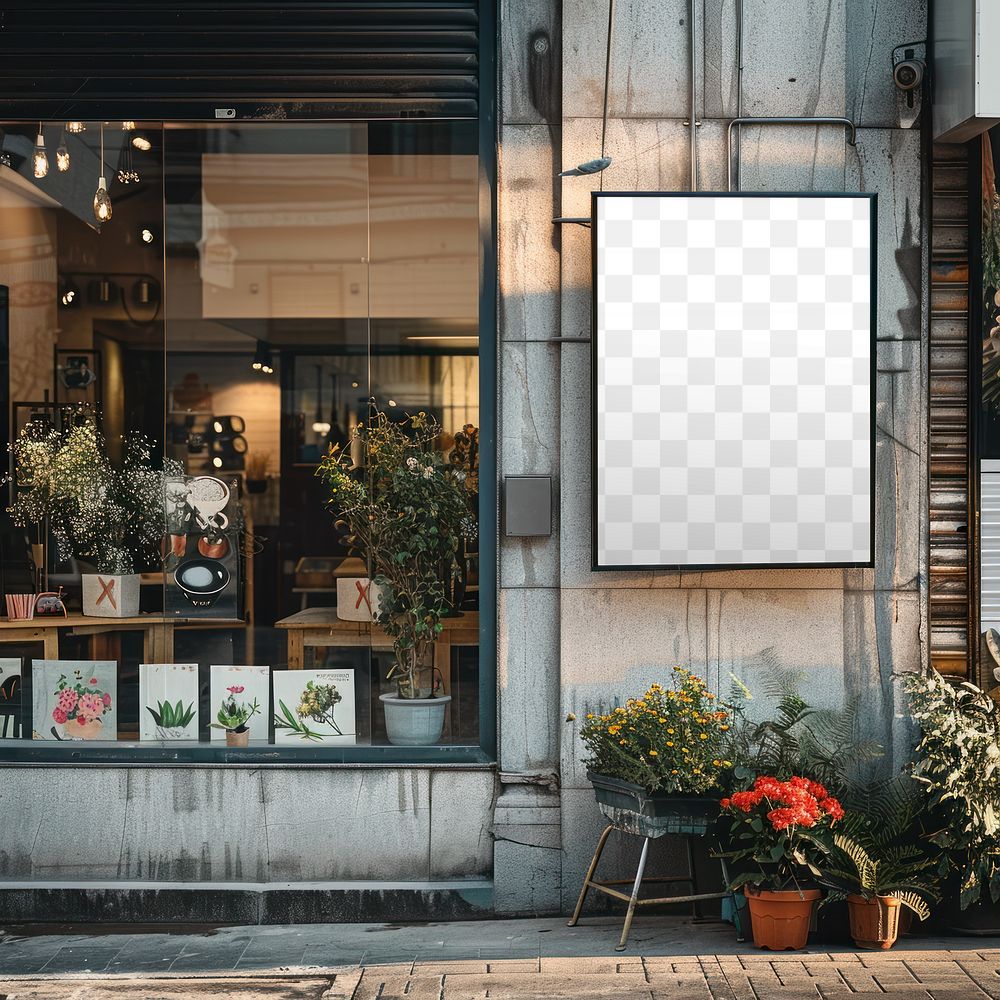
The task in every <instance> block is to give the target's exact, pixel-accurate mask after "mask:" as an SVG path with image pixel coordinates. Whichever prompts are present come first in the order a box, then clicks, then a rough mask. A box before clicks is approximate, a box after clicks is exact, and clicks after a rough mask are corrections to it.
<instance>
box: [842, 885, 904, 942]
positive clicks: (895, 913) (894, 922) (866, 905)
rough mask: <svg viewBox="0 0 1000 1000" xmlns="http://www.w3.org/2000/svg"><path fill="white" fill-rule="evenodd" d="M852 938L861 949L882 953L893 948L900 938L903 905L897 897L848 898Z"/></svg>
mask: <svg viewBox="0 0 1000 1000" xmlns="http://www.w3.org/2000/svg"><path fill="white" fill-rule="evenodd" d="M847 909H848V912H849V913H850V916H851V937H852V938H854V943H855V944H856V945H857V946H858V947H859V948H867V949H869V950H871V951H882V950H885V949H887V948H891V947H892V946H893V945H894V944H895V943H896V938H898V937H899V914H900V910H901V905H900V902H899V900H898V899H896V897H895V896H876V897H875V898H874V899H865V897H864V896H848V897H847Z"/></svg>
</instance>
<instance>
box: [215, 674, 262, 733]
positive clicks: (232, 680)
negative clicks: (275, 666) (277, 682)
mask: <svg viewBox="0 0 1000 1000" xmlns="http://www.w3.org/2000/svg"><path fill="white" fill-rule="evenodd" d="M270 672H271V668H270V667H261V666H229V665H223V664H213V666H212V668H211V673H212V682H211V689H210V692H209V697H210V701H209V726H210V727H211V728H210V732H211V734H212V739H213V740H224V739H225V738H226V731H227V730H232V731H238V730H241V729H243V728H244V727H245V728H246V729H249V730H250V739H251V740H262V741H264V742H265V743H266V742H267V737H268V728H269V722H270V718H271V716H270V708H271V685H270V683H269V682H268V675H269V674H270Z"/></svg>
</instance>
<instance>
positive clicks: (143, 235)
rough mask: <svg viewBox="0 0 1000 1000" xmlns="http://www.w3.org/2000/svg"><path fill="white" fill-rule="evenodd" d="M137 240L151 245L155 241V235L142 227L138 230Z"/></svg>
mask: <svg viewBox="0 0 1000 1000" xmlns="http://www.w3.org/2000/svg"><path fill="white" fill-rule="evenodd" d="M139 239H140V240H142V242H143V243H153V242H155V241H156V233H154V232H153V230H152V229H150V228H149V226H143V227H142V228H141V229H140V230H139Z"/></svg>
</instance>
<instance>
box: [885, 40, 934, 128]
mask: <svg viewBox="0 0 1000 1000" xmlns="http://www.w3.org/2000/svg"><path fill="white" fill-rule="evenodd" d="M926 76H927V45H926V43H924V42H904V43H903V44H902V45H897V46H896V47H895V48H894V49H893V50H892V82H893V84H895V88H896V110H897V111H898V112H899V124H900V127H901V128H913V126H914V125H916V124H917V121H918V120H919V118H920V105H921V103H922V100H923V90H924V88H923V83H924V79H925V77H926Z"/></svg>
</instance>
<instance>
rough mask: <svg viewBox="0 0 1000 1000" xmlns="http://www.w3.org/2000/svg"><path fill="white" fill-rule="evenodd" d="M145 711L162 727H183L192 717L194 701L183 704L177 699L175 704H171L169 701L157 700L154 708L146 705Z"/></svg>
mask: <svg viewBox="0 0 1000 1000" xmlns="http://www.w3.org/2000/svg"><path fill="white" fill-rule="evenodd" d="M146 711H147V712H149V714H150V715H151V716H152V717H153V721H154V722H155V723H156V724H157V725H158V726H160V727H161V728H162V729H183V728H184V727H185V726H187V725H188V724H189V723H190V722H191V720H192V719H193V718H194V713H195V708H194V702H191V703H190V704H189V705H185V704H184V703H183V701H181V700H180V699H178V700H177V704H176V705H171V704H170V702H169V701H161V702H157V705H156V708H153V707H152V706H151V705H147V706H146Z"/></svg>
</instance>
